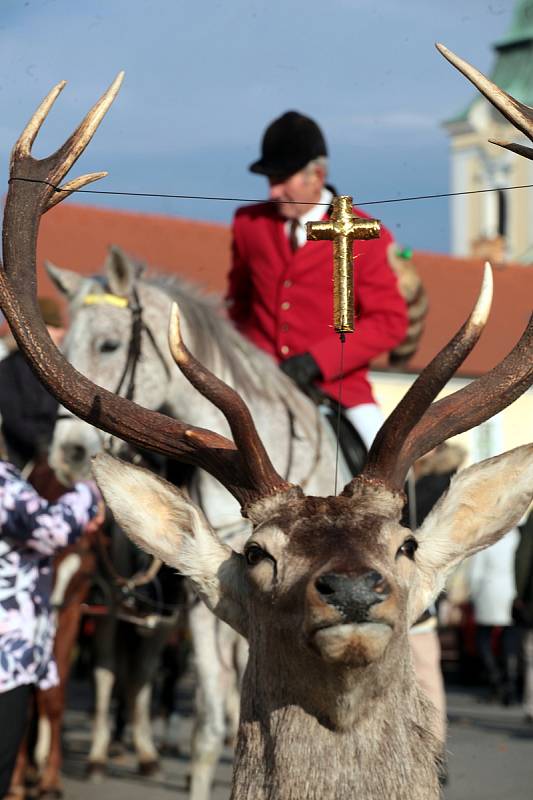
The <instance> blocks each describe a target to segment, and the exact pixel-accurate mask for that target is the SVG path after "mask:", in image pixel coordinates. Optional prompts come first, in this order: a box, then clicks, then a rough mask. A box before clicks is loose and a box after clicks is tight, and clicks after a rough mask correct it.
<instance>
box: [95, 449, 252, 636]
mask: <svg viewBox="0 0 533 800" xmlns="http://www.w3.org/2000/svg"><path fill="white" fill-rule="evenodd" d="M92 464H93V473H94V476H95V478H96V481H97V483H98V486H99V487H100V490H101V492H102V494H103V496H104V499H105V501H106V503H107V505H108V506H109V508H110V509H111V511H112V512H113V514H114V516H115V519H116V520H117V522H118V524H119V525H120V527H121V528H122V529H123V530H124V532H125V533H126V534H127V535H128V537H129V538H130V539H131V540H132V541H133V542H134V543H135V544H136V545H137V546H138V547H140V548H141V549H142V550H145V551H146V552H148V553H150V554H151V555H153V556H155V557H156V558H159V559H161V561H163V562H164V563H165V564H168V565H169V566H171V567H175V568H176V569H177V570H178V572H180V573H182V574H183V575H185V576H186V577H187V578H190V580H191V581H192V583H193V584H194V587H195V589H196V590H197V591H198V593H199V595H200V596H201V597H202V599H203V600H204V602H205V603H206V605H207V606H208V607H209V608H210V609H211V611H213V613H215V614H216V615H217V616H218V617H220V618H221V619H223V620H224V621H225V622H227V623H228V624H229V625H231V626H232V627H233V628H235V629H236V630H237V631H238V632H239V633H243V634H244V635H245V628H246V621H245V612H244V609H245V607H246V604H245V602H244V598H243V596H242V594H243V593H244V592H245V588H244V581H243V579H242V575H243V565H242V560H243V559H242V556H240V555H237V553H235V552H234V551H233V550H232V549H231V548H230V547H228V546H227V545H225V544H223V543H222V542H221V541H220V539H219V538H218V536H217V535H216V534H215V532H214V531H213V529H212V528H211V526H210V525H209V523H208V522H207V520H206V518H205V516H204V514H203V513H202V512H201V511H200V509H199V508H197V506H195V505H194V503H193V502H192V501H191V500H190V498H189V497H188V496H187V495H186V494H185V493H184V492H182V491H180V490H179V489H177V488H176V487H174V486H172V485H171V484H170V483H168V482H167V481H165V480H163V479H162V478H159V477H158V476H157V475H154V474H153V473H151V472H149V471H148V470H145V469H142V468H141V467H136V466H133V465H131V464H127V463H125V462H124V461H120V460H119V459H117V458H113V457H112V456H109V455H107V454H104V453H100V454H98V455H97V456H95V458H94V459H93V462H92Z"/></svg>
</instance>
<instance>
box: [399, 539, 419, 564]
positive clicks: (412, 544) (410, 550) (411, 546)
mask: <svg viewBox="0 0 533 800" xmlns="http://www.w3.org/2000/svg"><path fill="white" fill-rule="evenodd" d="M417 550H418V542H417V541H416V539H413V538H412V537H411V538H409V539H406V540H405V542H404V543H403V544H402V545H401V547H400V548H399V550H398V553H397V555H403V556H407V558H410V559H411V561H414V558H415V553H416V551H417Z"/></svg>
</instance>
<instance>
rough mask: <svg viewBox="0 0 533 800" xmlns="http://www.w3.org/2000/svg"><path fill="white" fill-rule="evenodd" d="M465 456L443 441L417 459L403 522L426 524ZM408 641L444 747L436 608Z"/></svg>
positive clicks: (442, 684)
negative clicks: (435, 711)
mask: <svg viewBox="0 0 533 800" xmlns="http://www.w3.org/2000/svg"><path fill="white" fill-rule="evenodd" d="M465 456H466V453H465V451H464V450H463V448H462V447H460V446H459V445H456V444H449V443H448V442H444V443H443V444H441V445H439V446H438V447H436V448H434V449H433V450H431V451H430V452H429V453H427V454H426V455H425V456H423V457H422V458H419V459H418V460H417V461H416V462H415V464H414V465H413V469H412V472H411V475H410V476H409V479H408V487H407V488H408V492H407V494H408V503H407V505H406V507H405V509H404V515H403V519H402V523H403V524H404V525H408V526H409V527H410V528H411V529H412V530H415V529H416V528H417V527H419V526H420V525H421V524H422V523H423V521H424V520H425V518H426V517H427V515H428V514H429V512H430V511H431V510H432V508H433V506H434V505H435V504H436V503H437V501H438V500H439V499H440V497H441V496H442V495H443V494H444V492H446V490H447V489H448V487H449V485H450V481H451V479H452V477H453V476H454V474H455V473H456V472H457V470H458V469H459V467H460V466H461V464H462V463H463V461H464V459H465ZM409 642H410V645H411V655H412V658H413V666H414V670H415V675H416V677H417V680H418V683H419V685H420V686H421V687H422V689H423V690H424V691H425V692H426V695H427V696H428V698H429V699H430V700H431V701H432V703H433V705H434V706H435V708H436V709H437V717H436V721H435V730H434V731H433V732H434V733H435V735H436V736H437V738H438V739H439V741H440V742H442V745H443V749H444V747H445V743H446V725H447V720H446V694H445V690H444V680H443V676H442V669H441V659H440V657H441V650H440V641H439V636H438V620H437V611H436V608H435V607H431V608H429V609H427V610H426V612H425V613H424V614H423V615H422V617H421V618H420V619H419V620H418V621H417V622H416V623H415V625H413V627H412V628H411V630H410V632H409ZM443 778H445V770H444V772H443Z"/></svg>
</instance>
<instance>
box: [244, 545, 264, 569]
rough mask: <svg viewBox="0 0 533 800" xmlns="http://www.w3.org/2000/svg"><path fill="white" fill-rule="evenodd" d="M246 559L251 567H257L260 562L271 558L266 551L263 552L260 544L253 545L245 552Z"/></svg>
mask: <svg viewBox="0 0 533 800" xmlns="http://www.w3.org/2000/svg"><path fill="white" fill-rule="evenodd" d="M244 557H245V559H246V563H247V564H248V566H249V567H255V565H256V564H259V562H260V561H263V559H265V558H268V557H269V556H268V553H267V552H266V550H263V548H262V547H259V545H258V544H251V545H250V546H249V547H247V548H246V550H245V551H244Z"/></svg>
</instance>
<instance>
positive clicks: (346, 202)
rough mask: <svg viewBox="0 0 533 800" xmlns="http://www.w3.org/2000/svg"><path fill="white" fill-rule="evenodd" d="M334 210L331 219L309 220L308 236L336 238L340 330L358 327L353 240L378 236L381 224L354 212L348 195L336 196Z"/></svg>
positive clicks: (335, 306)
mask: <svg viewBox="0 0 533 800" xmlns="http://www.w3.org/2000/svg"><path fill="white" fill-rule="evenodd" d="M332 205H333V211H332V214H331V217H330V218H329V219H328V220H320V221H319V222H308V223H307V225H306V227H307V238H308V240H309V241H311V242H316V241H319V240H320V239H330V240H331V241H333V327H334V328H335V330H336V331H337V333H341V334H342V333H352V332H353V330H354V308H355V304H354V296H353V242H354V239H376V238H378V237H379V235H380V231H381V223H380V222H379V220H377V219H362V218H361V217H356V216H354V214H353V211H352V207H353V200H352V198H351V197H348V196H347V195H342V196H341V197H334V198H333V203H332Z"/></svg>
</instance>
